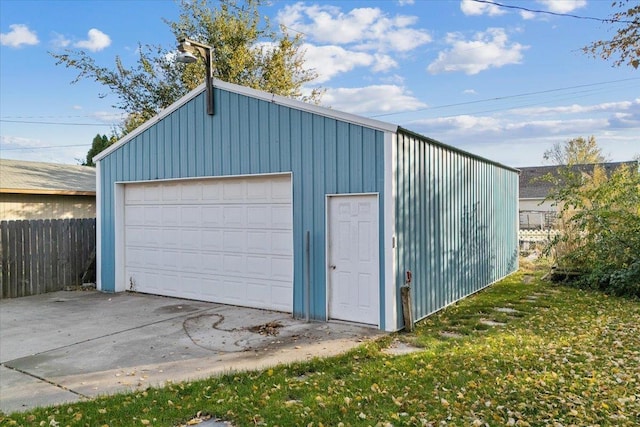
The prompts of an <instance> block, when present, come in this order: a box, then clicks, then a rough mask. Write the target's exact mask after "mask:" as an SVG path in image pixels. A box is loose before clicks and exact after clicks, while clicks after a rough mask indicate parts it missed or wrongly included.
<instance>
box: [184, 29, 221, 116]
mask: <svg viewBox="0 0 640 427" xmlns="http://www.w3.org/2000/svg"><path fill="white" fill-rule="evenodd" d="M178 43H179V44H178V52H179V53H178V55H177V56H176V60H177V61H178V62H182V63H185V64H192V63H194V62H196V61H197V60H198V59H197V58H196V56H195V55H194V54H193V53H194V52H198V53H199V54H200V56H201V57H202V58H203V59H204V62H205V68H206V72H207V79H206V84H207V114H209V115H210V116H213V69H212V64H213V58H212V55H213V48H212V47H211V46H207V45H206V44H202V43H198V42H196V41H193V40H189V39H188V38H186V37H183V38H181V39H179V40H178Z"/></svg>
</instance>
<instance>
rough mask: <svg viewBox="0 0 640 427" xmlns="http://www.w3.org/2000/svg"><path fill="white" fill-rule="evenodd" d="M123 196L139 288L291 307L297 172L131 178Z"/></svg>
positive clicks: (128, 260) (129, 271) (128, 257)
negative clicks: (150, 180)
mask: <svg viewBox="0 0 640 427" xmlns="http://www.w3.org/2000/svg"><path fill="white" fill-rule="evenodd" d="M146 187H148V188H146ZM124 199H125V209H124V211H125V219H124V224H125V239H124V242H125V272H126V273H125V274H126V277H127V280H129V279H131V280H133V281H135V283H136V286H135V288H136V290H137V291H139V292H148V293H155V294H161V295H169V296H177V297H183V298H191V299H202V300H206V301H213V302H220V303H226V304H235V305H243V306H250V307H256V308H265V309H275V310H282V311H287V312H292V310H293V238H292V233H293V232H292V218H291V217H292V211H291V182H290V177H287V176H285V177H281V176H278V177H273V176H265V177H250V178H230V179H200V180H189V181H183V182H179V183H176V182H162V183H159V182H154V183H152V184H150V183H135V184H127V185H126V186H125V197H124Z"/></svg>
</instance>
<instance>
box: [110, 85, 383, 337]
mask: <svg viewBox="0 0 640 427" xmlns="http://www.w3.org/2000/svg"><path fill="white" fill-rule="evenodd" d="M214 96H215V104H216V105H215V115H214V116H209V115H207V114H206V110H205V100H204V93H201V94H199V95H197V96H195V97H194V98H193V99H191V100H189V101H187V102H186V104H184V105H182V106H181V107H179V108H177V109H176V110H175V111H173V112H171V113H169V114H168V115H166V116H162V117H161V118H160V119H159V120H158V121H157V122H156V123H154V124H153V125H151V126H150V127H148V128H147V129H145V130H144V131H142V132H141V133H139V134H137V135H135V136H133V137H132V138H131V139H130V140H129V141H127V142H126V143H125V144H123V145H121V146H120V147H118V148H117V149H115V150H114V151H112V152H110V153H109V154H108V155H106V156H105V157H104V158H103V159H101V160H100V172H101V188H100V194H101V197H102V201H103V203H102V209H101V212H100V215H101V218H102V222H101V226H102V229H101V231H102V254H101V262H102V270H101V283H102V289H103V290H104V291H114V290H115V283H114V281H115V265H114V259H115V244H114V234H115V217H114V212H115V211H114V194H113V193H114V187H115V186H114V183H116V182H123V181H150V180H162V179H171V178H188V177H215V176H231V175H246V174H264V173H281V172H292V182H293V183H292V185H293V221H294V226H293V233H294V304H293V307H294V315H295V316H297V317H303V316H305V313H304V309H305V304H304V302H305V295H304V288H305V287H304V280H305V276H304V271H305V266H304V265H303V263H304V260H305V245H304V239H305V237H304V236H305V232H306V231H307V230H308V231H309V232H310V236H311V246H310V249H311V253H310V259H311V260H312V262H311V266H310V268H311V270H310V273H311V275H310V277H311V293H310V306H311V313H310V318H312V319H318V320H325V319H326V295H325V294H326V286H325V283H326V261H325V252H326V251H325V224H326V220H325V195H326V194H340V193H364V192H377V193H379V194H380V200H383V197H384V194H383V193H384V186H383V184H384V158H383V155H384V154H383V153H384V151H383V143H384V132H383V131H380V130H374V129H369V128H366V127H363V126H360V125H355V124H351V123H346V122H343V121H340V120H336V119H333V118H329V117H324V116H320V115H317V114H314V113H309V112H305V111H301V110H297V109H295V108H292V107H288V106H283V105H279V104H276V103H272V102H267V101H264V100H260V99H256V98H252V97H249V96H245V95H241V94H237V93H233V92H230V91H227V90H223V89H220V88H215V90H214ZM154 120H155V119H154ZM380 205H381V207H380V218H383V211H382V203H380ZM383 224H384V221H380V242H381V243H380V245H381V246H380V247H381V248H382V247H383V246H382V241H383V240H382V239H383V236H384V230H383ZM380 256H381V258H380V264H381V266H383V265H384V262H383V251H382V250H381V251H380ZM383 273H384V269H383V267H381V276H380V277H384V274H383ZM381 327H384V325H381Z"/></svg>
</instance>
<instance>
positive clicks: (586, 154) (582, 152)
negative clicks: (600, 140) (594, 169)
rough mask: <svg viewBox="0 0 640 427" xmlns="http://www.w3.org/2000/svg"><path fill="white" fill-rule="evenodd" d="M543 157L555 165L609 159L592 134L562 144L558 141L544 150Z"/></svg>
mask: <svg viewBox="0 0 640 427" xmlns="http://www.w3.org/2000/svg"><path fill="white" fill-rule="evenodd" d="M543 157H544V160H546V161H548V162H550V163H551V164H554V165H580V164H593V163H604V162H606V161H608V159H607V158H606V157H605V156H604V155H603V154H602V150H601V149H600V147H598V144H597V142H596V138H595V137H594V136H590V137H589V138H588V139H584V138H583V137H578V138H574V139H570V140H568V141H565V142H564V143H562V144H561V143H559V142H556V143H555V144H553V146H552V147H551V148H550V149H548V150H546V151H545V152H544V154H543Z"/></svg>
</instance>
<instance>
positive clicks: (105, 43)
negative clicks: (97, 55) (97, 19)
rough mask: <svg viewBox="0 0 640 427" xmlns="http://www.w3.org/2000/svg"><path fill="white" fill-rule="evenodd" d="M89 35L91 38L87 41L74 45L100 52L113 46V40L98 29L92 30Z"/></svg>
mask: <svg viewBox="0 0 640 427" xmlns="http://www.w3.org/2000/svg"><path fill="white" fill-rule="evenodd" d="M87 35H88V36H89V38H88V39H87V40H80V41H79V42H76V43H74V46H75V47H79V48H82V49H88V50H90V51H92V52H98V51H101V50H103V49H105V48H107V47H109V46H110V45H111V38H110V37H109V36H108V35H106V34H105V33H103V32H102V31H100V30H98V29H96V28H92V29H90V30H89V32H88V33H87Z"/></svg>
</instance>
